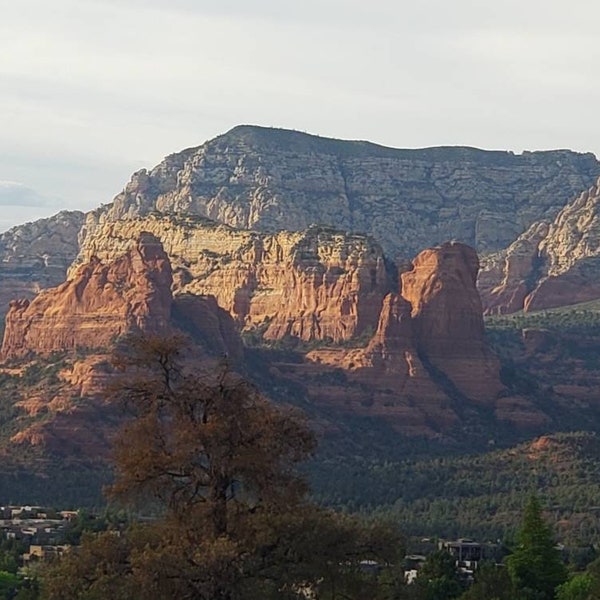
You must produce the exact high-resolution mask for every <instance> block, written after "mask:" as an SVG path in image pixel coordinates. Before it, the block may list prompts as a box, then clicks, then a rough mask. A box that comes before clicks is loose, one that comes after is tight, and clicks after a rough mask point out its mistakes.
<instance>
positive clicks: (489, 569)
mask: <svg viewBox="0 0 600 600" xmlns="http://www.w3.org/2000/svg"><path fill="white" fill-rule="evenodd" d="M516 599H517V592H516V590H515V589H514V587H513V584H512V581H511V579H510V577H509V575H508V572H507V570H506V569H505V568H504V567H499V566H497V565H495V564H494V563H486V562H483V563H481V564H480V565H479V567H478V569H477V571H476V572H475V582H474V583H473V585H472V586H471V587H470V588H469V589H468V590H467V591H466V592H465V593H464V594H463V595H462V596H461V597H460V600H516Z"/></svg>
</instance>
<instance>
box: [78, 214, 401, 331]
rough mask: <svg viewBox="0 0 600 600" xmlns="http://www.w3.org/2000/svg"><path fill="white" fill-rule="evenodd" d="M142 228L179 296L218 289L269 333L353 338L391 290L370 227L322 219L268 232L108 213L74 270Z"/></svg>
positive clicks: (222, 299) (246, 324)
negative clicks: (114, 217) (362, 230)
mask: <svg viewBox="0 0 600 600" xmlns="http://www.w3.org/2000/svg"><path fill="white" fill-rule="evenodd" d="M140 231H149V232H152V233H154V234H155V235H156V236H160V238H161V240H162V242H163V245H164V248H165V250H166V252H167V254H168V255H169V257H170V260H171V262H172V265H173V279H174V283H173V290H174V293H175V295H176V296H177V295H180V294H184V293H192V294H196V295H210V296H214V297H215V298H216V300H217V303H218V304H219V306H221V307H222V308H224V309H225V310H227V311H228V312H229V313H230V314H231V315H232V317H233V318H234V319H235V321H236V322H237V323H238V326H239V327H240V328H242V329H245V330H256V331H257V332H258V333H259V334H260V335H261V336H262V337H264V338H265V339H280V338H283V337H286V336H293V337H297V338H299V339H302V340H305V341H310V340H327V339H329V340H332V341H333V342H340V341H344V340H348V339H351V338H353V337H355V336H357V335H360V334H361V333H362V332H364V331H365V330H366V329H368V328H369V327H371V328H372V327H373V326H374V324H375V323H376V322H377V318H378V314H379V311H380V309H381V302H382V299H383V297H384V295H385V294H386V293H387V291H388V290H389V285H390V284H389V281H388V275H387V272H386V268H385V262H384V257H383V253H382V250H381V248H380V247H379V245H378V244H376V243H375V242H374V241H373V240H372V239H371V238H369V237H367V236H363V235H355V234H348V233H344V232H340V231H336V230H333V229H331V228H325V227H316V226H315V227H311V228H309V229H308V230H306V231H301V232H279V233H276V234H264V233H258V232H253V231H242V230H237V229H233V228H231V227H227V226H225V225H219V224H216V223H214V222H211V221H207V220H205V219H198V218H193V217H185V218H184V217H177V216H150V217H147V218H143V219H128V220H123V221H116V222H107V223H105V224H104V225H102V227H100V228H98V229H97V230H95V234H94V235H93V236H92V235H87V236H86V237H85V241H84V244H83V246H82V249H81V252H80V254H79V257H78V259H77V261H76V262H75V266H74V267H73V269H72V271H71V273H73V272H74V271H75V269H76V268H77V266H76V265H79V264H84V263H86V262H88V261H89V260H90V258H91V257H92V256H97V257H100V259H102V260H108V259H109V258H110V257H111V256H114V255H115V254H119V253H122V252H125V251H127V249H128V248H129V247H130V246H131V244H132V240H134V239H135V238H136V236H137V235H138V234H139V232H140Z"/></svg>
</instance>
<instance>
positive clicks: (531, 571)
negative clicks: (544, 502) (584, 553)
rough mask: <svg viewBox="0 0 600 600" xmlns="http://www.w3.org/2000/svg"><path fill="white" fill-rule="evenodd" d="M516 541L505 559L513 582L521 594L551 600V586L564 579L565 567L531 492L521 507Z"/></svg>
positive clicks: (538, 504)
mask: <svg viewBox="0 0 600 600" xmlns="http://www.w3.org/2000/svg"><path fill="white" fill-rule="evenodd" d="M517 541H518V546H517V547H516V548H515V550H514V552H513V553H512V554H511V555H510V556H509V557H508V558H507V560H506V564H507V569H508V573H509V575H510V578H511V580H512V582H513V585H514V586H515V588H516V589H517V590H518V591H519V593H520V594H521V595H523V596H524V598H535V599H536V600H537V599H539V600H552V599H553V598H554V595H555V589H556V588H557V587H558V586H559V585H560V584H562V583H564V581H565V580H566V578H567V570H566V567H565V565H564V563H563V561H562V558H561V556H560V552H559V551H558V550H557V549H556V548H555V543H554V540H553V539H552V533H551V531H550V528H549V526H548V525H547V524H546V522H545V521H544V519H543V517H542V508H541V505H540V502H539V500H538V498H537V496H531V497H530V499H529V501H528V503H527V506H526V507H525V513H524V516H523V525H522V526H521V529H520V530H519V532H518V536H517Z"/></svg>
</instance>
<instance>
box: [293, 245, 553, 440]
mask: <svg viewBox="0 0 600 600" xmlns="http://www.w3.org/2000/svg"><path fill="white" fill-rule="evenodd" d="M477 269H478V260H477V255H476V254H475V251H474V250H473V249H472V248H469V247H468V246H465V245H464V244H460V243H456V242H451V243H446V244H443V245H441V246H438V247H435V248H430V249H428V250H425V251H423V252H421V253H420V254H419V255H418V256H417V257H416V259H415V260H414V261H413V263H412V269H411V270H410V271H406V272H404V273H402V275H401V280H402V288H401V294H400V293H391V294H388V295H387V296H386V297H385V299H384V301H383V304H382V310H381V313H380V316H379V321H378V326H377V330H376V332H375V334H374V335H373V337H372V339H371V340H370V341H369V343H368V344H367V345H366V347H365V348H355V349H350V350H347V349H344V348H338V349H335V348H328V349H319V350H314V351H312V352H310V353H309V354H308V355H307V357H306V358H307V364H305V365H301V366H298V367H295V368H294V367H291V366H290V365H286V369H287V370H288V372H289V371H290V369H291V370H292V371H294V370H295V371H296V373H297V376H298V378H299V380H302V381H304V382H310V381H311V370H312V377H313V380H314V381H315V382H316V383H315V384H314V387H312V392H311V393H312V396H313V398H314V401H315V402H316V403H325V404H326V405H330V406H334V407H336V408H337V409H338V410H347V411H352V412H355V413H357V414H364V415H369V416H384V417H385V418H386V420H387V421H388V422H389V423H391V424H392V425H393V426H394V427H395V428H396V429H398V430H399V431H402V432H404V433H408V434H419V435H437V434H439V432H440V431H441V432H445V433H446V434H448V433H449V432H450V431H452V430H453V429H454V428H460V427H461V422H462V421H463V419H464V414H465V412H467V413H468V411H469V410H472V409H473V407H475V406H477V405H485V406H486V407H488V409H491V410H492V411H493V412H494V413H495V415H496V417H497V418H498V419H499V420H501V421H509V422H511V423H512V424H514V425H516V426H517V427H539V426H541V425H542V424H544V423H546V422H547V416H546V415H545V414H543V412H541V411H540V410H539V409H537V408H536V407H534V406H533V405H532V404H531V402H529V401H528V400H526V399H525V398H522V397H519V396H511V395H510V394H509V393H508V390H507V389H506V388H505V386H504V385H503V384H502V382H501V380H500V363H499V360H498V359H497V358H496V356H495V355H494V354H493V353H492V352H491V351H490V349H489V348H488V346H487V344H486V342H485V339H484V329H483V318H482V307H481V302H480V300H479V296H478V293H477V289H476V287H475V280H476V277H477ZM335 369H342V370H343V371H344V372H345V373H346V380H345V382H344V384H343V385H342V386H338V387H336V386H335V385H323V383H322V381H323V380H324V379H325V380H326V379H327V376H328V375H327V374H328V373H329V377H333V376H332V372H335ZM328 370H329V371H328ZM332 370H333V371H332ZM315 373H316V375H315ZM308 385H309V386H310V385H311V384H310V383H308ZM367 390H368V391H367Z"/></svg>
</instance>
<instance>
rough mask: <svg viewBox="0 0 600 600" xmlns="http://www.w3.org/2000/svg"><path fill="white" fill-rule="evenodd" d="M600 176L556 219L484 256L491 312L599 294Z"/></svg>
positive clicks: (555, 304)
mask: <svg viewBox="0 0 600 600" xmlns="http://www.w3.org/2000/svg"><path fill="white" fill-rule="evenodd" d="M599 206H600V180H599V181H598V182H597V184H596V185H594V186H592V187H590V188H589V189H588V190H586V191H585V192H583V193H582V194H580V195H579V196H578V197H577V198H575V199H574V200H573V201H571V202H569V203H568V204H567V205H566V206H565V207H564V208H563V209H562V210H561V211H560V212H559V213H558V215H557V216H556V218H555V219H554V220H552V221H540V222H537V223H534V224H533V225H532V226H531V227H530V228H529V229H528V230H527V231H526V232H525V233H523V234H522V235H521V236H520V237H519V238H518V239H517V240H516V241H515V242H514V243H513V244H511V245H510V246H509V247H508V248H507V249H506V250H503V251H501V252H498V253H495V254H492V255H490V256H488V257H486V258H484V259H483V268H482V271H481V273H480V277H479V287H480V290H481V293H482V298H483V302H484V305H485V308H486V311H487V312H488V313H499V314H503V313H510V312H515V311H518V310H526V311H532V310H539V309H545V308H554V307H558V306H564V305H569V304H576V303H579V302H586V301H589V300H594V299H596V298H599V297H600V285H598V284H597V283H596V280H597V274H598V272H599V271H600V208H599Z"/></svg>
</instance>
